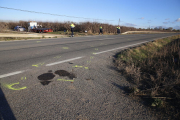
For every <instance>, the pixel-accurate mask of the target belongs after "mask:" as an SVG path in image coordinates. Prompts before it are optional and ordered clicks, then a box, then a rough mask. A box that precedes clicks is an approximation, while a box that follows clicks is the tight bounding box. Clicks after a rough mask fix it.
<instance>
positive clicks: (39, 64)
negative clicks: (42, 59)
mask: <svg viewBox="0 0 180 120" xmlns="http://www.w3.org/2000/svg"><path fill="white" fill-rule="evenodd" d="M43 64H44V63H38V64H35V65H32V66H35V67H39V66H42V65H43Z"/></svg>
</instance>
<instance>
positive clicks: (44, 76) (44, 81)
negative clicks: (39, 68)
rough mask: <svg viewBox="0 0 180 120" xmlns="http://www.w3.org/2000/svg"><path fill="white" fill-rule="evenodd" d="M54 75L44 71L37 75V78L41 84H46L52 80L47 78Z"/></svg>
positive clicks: (51, 77)
mask: <svg viewBox="0 0 180 120" xmlns="http://www.w3.org/2000/svg"><path fill="white" fill-rule="evenodd" d="M54 77H55V75H54V74H53V73H44V74H42V75H39V76H38V79H39V80H40V83H41V84H42V85H48V84H49V83H50V82H52V81H49V80H51V79H53V78H54Z"/></svg>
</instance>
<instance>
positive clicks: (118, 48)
mask: <svg viewBox="0 0 180 120" xmlns="http://www.w3.org/2000/svg"><path fill="white" fill-rule="evenodd" d="M145 42H149V41H145ZM145 42H141V43H137V44H132V45H127V46H124V47H119V48H115V49H110V50H106V51H102V52H98V53H93V54H94V55H97V54H101V53H105V52H109V51H113V50H117V49H122V48H126V47H130V46H134V45H138V44H142V43H145Z"/></svg>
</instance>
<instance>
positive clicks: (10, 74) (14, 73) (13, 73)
mask: <svg viewBox="0 0 180 120" xmlns="http://www.w3.org/2000/svg"><path fill="white" fill-rule="evenodd" d="M23 72H25V70H23V71H17V72H12V73H8V74H4V75H0V78H4V77H8V76H12V75H16V74H20V73H23Z"/></svg>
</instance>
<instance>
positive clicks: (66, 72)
mask: <svg viewBox="0 0 180 120" xmlns="http://www.w3.org/2000/svg"><path fill="white" fill-rule="evenodd" d="M55 74H58V75H59V76H63V77H64V76H67V77H69V78H70V79H73V78H76V75H75V74H74V73H69V72H68V71H65V70H57V71H55Z"/></svg>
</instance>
